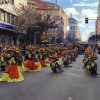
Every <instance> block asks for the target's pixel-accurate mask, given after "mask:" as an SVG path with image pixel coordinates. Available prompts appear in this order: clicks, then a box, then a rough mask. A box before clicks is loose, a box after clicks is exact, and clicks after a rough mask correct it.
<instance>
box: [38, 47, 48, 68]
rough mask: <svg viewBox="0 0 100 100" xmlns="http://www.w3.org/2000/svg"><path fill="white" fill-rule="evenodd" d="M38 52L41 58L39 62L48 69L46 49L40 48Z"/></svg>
mask: <svg viewBox="0 0 100 100" xmlns="http://www.w3.org/2000/svg"><path fill="white" fill-rule="evenodd" d="M38 52H39V57H38V59H39V62H40V64H41V66H42V67H46V64H45V59H46V58H45V52H46V51H45V49H44V48H40V49H39V50H38Z"/></svg>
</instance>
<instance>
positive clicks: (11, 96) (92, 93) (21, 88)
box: [0, 56, 100, 100]
mask: <svg viewBox="0 0 100 100" xmlns="http://www.w3.org/2000/svg"><path fill="white" fill-rule="evenodd" d="M82 59H83V56H79V57H78V58H77V61H76V62H74V63H73V64H72V66H73V67H72V68H64V72H63V73H61V74H53V73H52V72H51V70H50V69H49V68H43V70H42V72H37V73H24V77H25V81H23V82H19V83H0V100H100V75H99V76H97V77H90V76H87V75H86V74H85V73H84V70H83V69H82ZM97 63H98V73H100V56H99V57H98V60H97ZM1 76H2V72H0V77H1Z"/></svg>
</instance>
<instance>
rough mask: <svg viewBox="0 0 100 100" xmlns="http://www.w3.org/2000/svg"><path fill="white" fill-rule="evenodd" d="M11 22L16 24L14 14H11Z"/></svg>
mask: <svg viewBox="0 0 100 100" xmlns="http://www.w3.org/2000/svg"><path fill="white" fill-rule="evenodd" d="M11 24H12V25H14V15H11Z"/></svg>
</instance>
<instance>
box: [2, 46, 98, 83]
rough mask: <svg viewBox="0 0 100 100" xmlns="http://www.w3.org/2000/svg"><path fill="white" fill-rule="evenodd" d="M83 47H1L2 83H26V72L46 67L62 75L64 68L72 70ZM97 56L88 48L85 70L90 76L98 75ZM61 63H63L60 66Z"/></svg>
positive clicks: (85, 54) (84, 63)
mask: <svg viewBox="0 0 100 100" xmlns="http://www.w3.org/2000/svg"><path fill="white" fill-rule="evenodd" d="M80 48H82V46H81V45H76V46H73V45H72V44H70V45H42V46H40V45H26V46H23V47H22V46H6V45H3V44H1V45H0V50H1V51H0V67H1V71H3V72H4V73H3V75H2V78H0V81H5V82H20V81H24V79H25V77H24V76H23V73H24V72H40V71H42V70H43V68H44V67H48V68H50V69H51V71H52V72H53V73H62V72H63V71H64V68H70V67H73V66H71V63H73V62H75V61H76V58H77V57H78V55H79V49H80ZM96 59H97V56H96V54H94V53H93V52H92V47H91V46H88V47H87V48H86V50H85V52H84V59H83V68H84V69H85V73H86V74H88V75H91V76H93V75H98V73H97V63H96V62H95V60H96ZM59 61H60V62H61V63H60V64H59Z"/></svg>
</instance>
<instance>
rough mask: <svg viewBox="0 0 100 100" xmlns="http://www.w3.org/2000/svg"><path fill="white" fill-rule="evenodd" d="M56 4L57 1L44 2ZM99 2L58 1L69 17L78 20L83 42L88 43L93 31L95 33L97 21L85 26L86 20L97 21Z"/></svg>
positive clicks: (90, 0) (83, 0)
mask: <svg viewBox="0 0 100 100" xmlns="http://www.w3.org/2000/svg"><path fill="white" fill-rule="evenodd" d="M43 1H49V2H52V3H55V1H56V0H43ZM98 2H99V0H58V5H59V6H60V7H61V8H62V9H64V11H65V12H66V14H67V15H68V16H70V15H71V13H72V15H73V17H74V18H76V19H77V20H78V26H79V28H80V31H81V34H82V40H83V41H86V40H87V39H88V37H89V33H90V32H91V31H95V22H96V21H95V20H89V23H88V24H85V18H87V17H88V18H89V19H96V18H97V13H98Z"/></svg>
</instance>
